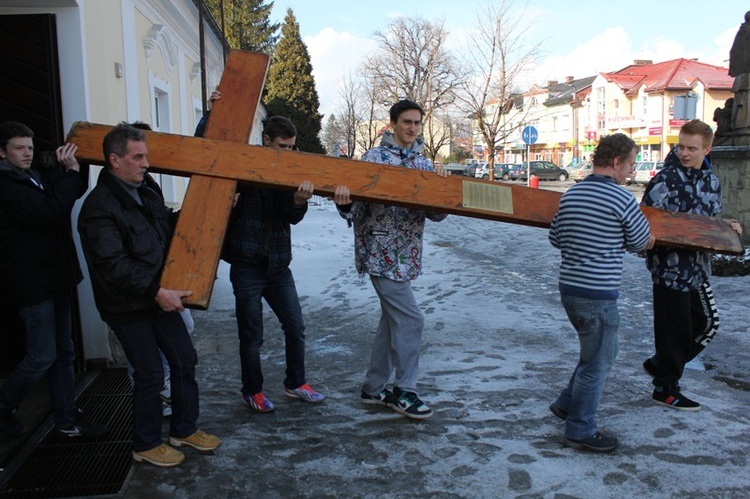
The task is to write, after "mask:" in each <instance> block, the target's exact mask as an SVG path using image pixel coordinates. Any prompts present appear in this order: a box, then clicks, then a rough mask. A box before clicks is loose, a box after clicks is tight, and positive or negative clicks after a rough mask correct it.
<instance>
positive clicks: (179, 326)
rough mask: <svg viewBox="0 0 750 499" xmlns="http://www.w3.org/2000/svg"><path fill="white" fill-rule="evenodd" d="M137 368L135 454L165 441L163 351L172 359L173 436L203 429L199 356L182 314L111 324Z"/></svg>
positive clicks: (135, 370) (134, 423) (126, 353)
mask: <svg viewBox="0 0 750 499" xmlns="http://www.w3.org/2000/svg"><path fill="white" fill-rule="evenodd" d="M110 327H111V328H112V330H113V331H114V332H115V334H116V335H117V339H119V340H120V343H121V344H122V349H123V350H124V351H125V355H126V356H127V358H128V362H130V364H131V365H132V366H133V381H134V385H133V430H134V431H133V450H134V451H136V452H141V451H145V450H149V449H153V448H154V447H157V446H158V445H160V444H161V443H162V439H161V423H162V405H161V395H160V392H161V390H162V388H163V386H164V371H163V369H162V364H161V354H160V351H161V353H163V354H164V356H165V357H166V358H167V362H168V363H169V370H170V372H171V375H170V376H171V382H172V418H171V419H170V421H169V425H170V428H169V435H170V436H172V437H177V438H182V437H187V436H189V435H192V434H193V433H195V431H196V430H197V429H198V426H197V421H198V383H197V382H196V380H195V366H196V364H197V363H198V355H197V353H196V352H195V348H194V347H193V343H192V341H191V340H190V336H189V335H188V333H187V329H185V323H184V322H183V320H182V318H181V317H180V314H179V312H168V313H159V314H158V315H156V316H154V317H152V318H150V319H144V320H140V321H135V322H130V323H128V324H110Z"/></svg>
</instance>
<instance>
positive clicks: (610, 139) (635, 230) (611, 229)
mask: <svg viewBox="0 0 750 499" xmlns="http://www.w3.org/2000/svg"><path fill="white" fill-rule="evenodd" d="M636 153H637V147H636V145H635V142H633V140H632V139H630V138H629V137H627V136H626V135H624V134H621V133H616V134H614V135H609V136H606V137H604V138H602V140H601V141H600V142H599V146H598V147H597V148H596V150H595V151H594V169H593V172H592V173H591V175H589V176H588V177H586V178H585V179H584V180H583V181H582V182H580V183H578V184H576V185H574V186H572V187H571V188H570V189H568V191H567V192H566V193H565V194H564V195H563V197H562V199H561V200H560V206H559V208H558V211H557V214H556V215H555V217H554V219H553V220H552V225H551V226H550V231H549V240H550V242H551V243H552V245H553V246H554V247H555V248H558V249H559V250H560V252H561V254H562V262H561V263H560V282H559V287H560V299H561V301H562V304H563V307H564V308H565V312H566V313H567V315H568V318H569V319H570V322H571V323H572V324H573V327H574V328H575V330H576V331H577V332H578V339H579V341H580V344H581V353H580V357H579V360H578V365H577V366H576V368H575V370H574V371H573V375H572V376H571V378H570V382H569V383H568V386H567V387H565V389H563V390H562V392H561V393H560V396H559V397H558V398H557V400H555V402H554V403H553V404H552V405H551V406H550V410H551V411H552V412H553V414H554V415H555V416H557V417H559V418H561V419H564V420H565V439H564V443H565V445H567V446H569V447H573V448H576V449H587V450H591V451H595V452H609V451H612V450H614V449H615V448H617V444H618V442H617V439H616V438H615V437H613V436H608V435H605V434H603V433H602V432H600V431H599V430H598V429H597V425H596V409H597V407H598V406H599V399H600V398H601V394H602V391H603V389H604V382H605V381H606V379H607V376H608V374H609V371H610V369H611V368H612V363H613V362H614V360H615V357H617V349H618V345H617V329H618V326H619V324H620V314H619V312H618V310H617V298H618V295H619V289H620V278H621V275H622V259H623V255H624V253H625V251H626V250H629V251H641V250H644V249H647V248H651V247H653V245H654V237H653V236H651V234H650V232H649V225H648V221H647V220H646V218H645V217H644V216H643V214H642V213H641V210H640V208H639V207H638V202H637V201H636V199H635V197H633V194H631V193H630V192H629V191H628V190H626V189H625V188H623V187H621V186H620V185H618V184H622V183H623V182H624V181H625V176H626V175H627V174H628V172H629V171H630V169H631V167H632V166H633V164H634V163H635V157H636Z"/></svg>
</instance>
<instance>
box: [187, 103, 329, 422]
mask: <svg viewBox="0 0 750 499" xmlns="http://www.w3.org/2000/svg"><path fill="white" fill-rule="evenodd" d="M220 98H221V93H219V92H218V91H216V92H214V93H213V94H212V95H211V101H216V100H218V99H220ZM201 132H202V130H200V129H199V130H196V135H199V134H200V133H201ZM296 139H297V130H296V128H295V127H294V124H293V123H292V122H291V120H289V119H288V118H286V117H284V116H271V117H270V118H268V119H267V120H266V122H265V127H264V129H263V145H264V146H266V147H272V148H274V149H286V150H296V149H297V147H296V145H295V142H296ZM312 194H313V184H312V182H309V181H307V180H305V181H303V182H302V183H301V184H300V185H299V187H298V189H297V191H295V192H292V191H286V190H279V189H271V188H268V187H261V186H258V185H250V184H242V185H240V186H239V188H238V190H237V194H236V195H235V200H236V202H235V206H234V208H233V209H232V214H231V216H230V219H229V226H228V227H227V235H226V238H225V240H224V249H223V250H222V256H221V257H222V259H223V260H225V261H227V262H228V263H229V264H230V271H229V278H230V280H231V282H232V288H233V290H234V297H235V307H236V315H237V333H238V335H239V340H240V365H241V370H242V400H243V402H244V403H245V404H247V405H248V406H249V407H251V408H252V409H254V410H256V411H258V412H271V411H273V410H274V409H276V406H275V404H274V403H273V402H271V401H270V400H269V399H268V398H267V397H266V396H265V395H264V393H263V371H262V369H261V361H260V349H261V346H262V345H263V303H262V300H263V299H265V300H266V303H268V305H269V306H270V307H271V310H273V312H274V314H276V317H277V318H278V319H279V322H280V323H281V329H282V330H283V331H284V342H285V350H286V377H285V379H284V393H285V394H286V395H287V396H289V397H293V398H298V399H300V400H303V401H305V402H310V403H319V402H322V401H323V399H325V396H324V395H322V394H320V393H318V392H316V391H315V390H314V389H313V388H312V387H311V386H310V385H309V384H307V379H306V375H305V323H304V320H303V319H302V308H301V306H300V302H299V296H298V295H297V288H296V286H295V284H294V276H293V275H292V271H291V269H290V268H289V264H290V263H291V261H292V238H291V225H292V224H296V223H298V222H300V221H301V220H302V218H303V217H304V216H305V213H307V201H308V199H310V197H312Z"/></svg>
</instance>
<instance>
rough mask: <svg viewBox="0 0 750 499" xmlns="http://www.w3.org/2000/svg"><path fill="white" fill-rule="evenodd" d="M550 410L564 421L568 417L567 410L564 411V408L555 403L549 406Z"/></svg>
mask: <svg viewBox="0 0 750 499" xmlns="http://www.w3.org/2000/svg"><path fill="white" fill-rule="evenodd" d="M549 410H550V411H552V414H554V415H555V416H557V417H558V418H560V419H562V420H563V421H565V420H566V419H568V413H567V412H566V411H563V410H562V409H560V408H559V407H558V406H556V405H555V404H552V405H550V406H549Z"/></svg>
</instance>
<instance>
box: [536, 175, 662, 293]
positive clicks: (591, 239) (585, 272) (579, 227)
mask: <svg viewBox="0 0 750 499" xmlns="http://www.w3.org/2000/svg"><path fill="white" fill-rule="evenodd" d="M549 240H550V242H551V243H552V245H553V246H554V247H555V248H558V249H559V250H560V252H561V255H562V261H561V263H560V283H559V284H560V292H561V293H563V294H569V295H574V296H580V297H583V298H589V299H594V300H616V299H617V297H618V295H619V289H620V280H621V277H622V259H623V254H624V253H625V251H626V250H628V251H640V250H643V249H644V248H645V247H646V244H648V240H649V226H648V221H647V220H646V218H645V217H644V216H643V213H641V210H640V208H639V207H638V202H637V201H636V200H635V197H633V195H632V194H631V193H630V192H629V191H628V190H627V189H625V188H623V187H621V186H619V185H617V184H616V183H615V181H614V180H613V179H612V178H611V177H607V176H603V175H589V176H588V177H586V178H585V179H584V180H583V181H582V182H580V183H579V184H576V185H574V186H572V187H571V188H570V189H568V191H567V192H566V193H565V194H564V195H563V196H562V199H561V200H560V206H559V208H558V211H557V214H556V215H555V217H554V219H553V220H552V224H551V226H550V230H549Z"/></svg>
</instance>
